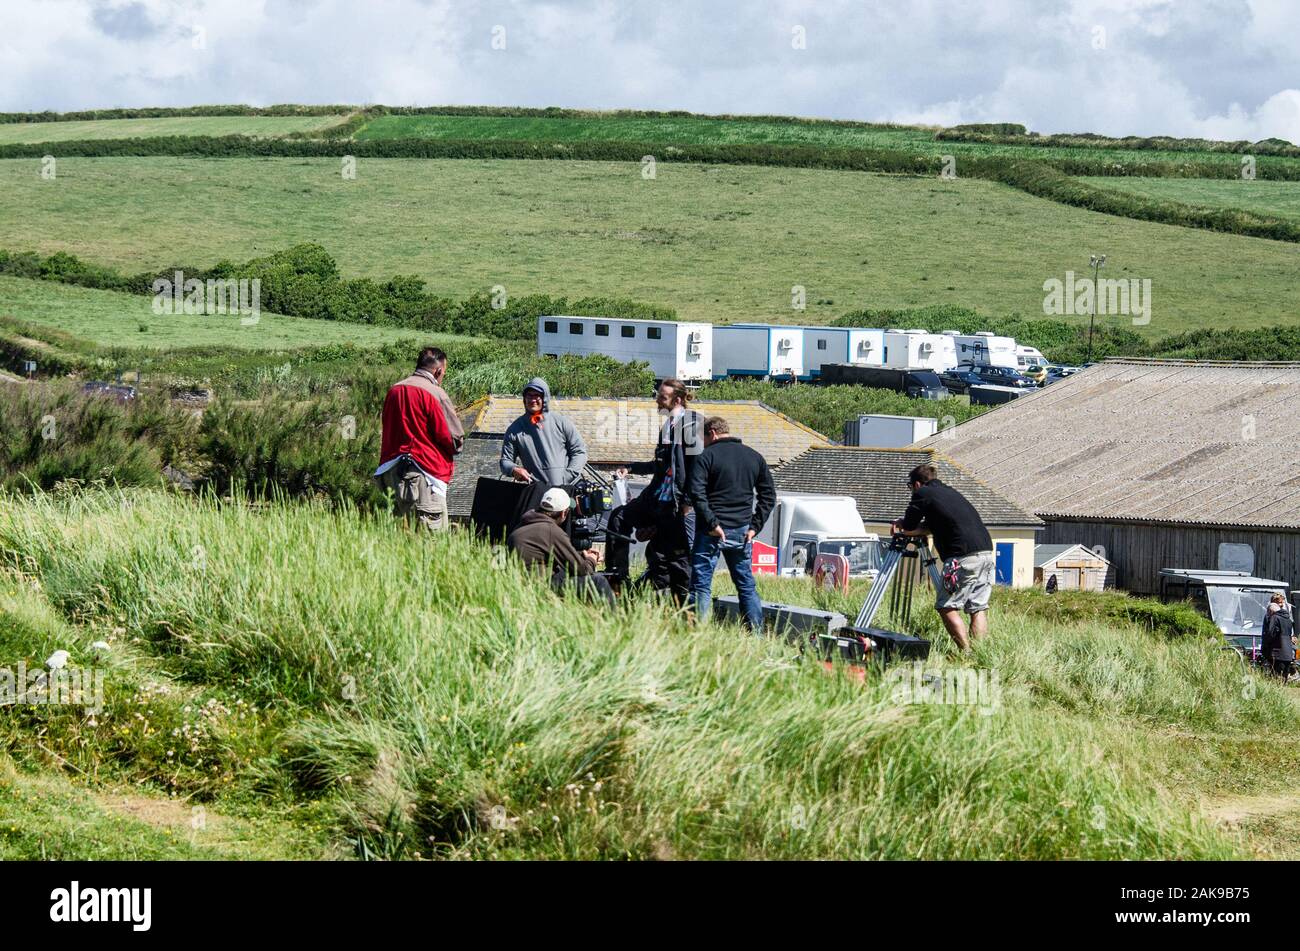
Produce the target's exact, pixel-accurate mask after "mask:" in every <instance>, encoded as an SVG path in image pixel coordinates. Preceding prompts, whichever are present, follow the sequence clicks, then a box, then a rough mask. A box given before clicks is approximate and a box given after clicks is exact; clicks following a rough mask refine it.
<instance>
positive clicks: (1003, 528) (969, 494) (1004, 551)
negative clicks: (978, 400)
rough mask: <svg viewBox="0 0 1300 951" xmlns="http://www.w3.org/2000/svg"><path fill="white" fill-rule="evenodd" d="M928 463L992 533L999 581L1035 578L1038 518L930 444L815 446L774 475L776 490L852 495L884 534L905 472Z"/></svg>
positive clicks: (898, 508) (905, 496)
mask: <svg viewBox="0 0 1300 951" xmlns="http://www.w3.org/2000/svg"><path fill="white" fill-rule="evenodd" d="M923 463H931V464H933V465H934V466H935V467H936V468H937V469H938V470H939V478H940V479H941V480H942V481H944V482H946V483H947V484H948V485H950V486H952V487H953V488H954V489H956V490H957V491H959V492H961V493H962V494H963V495H965V496H966V498H967V499H969V500H970V502H971V504H972V505H974V506H975V510H976V511H977V512H979V514H980V518H981V519H983V520H984V524H985V525H986V526H987V527H988V530H989V535H990V536H992V538H993V546H994V553H995V555H996V558H997V580H998V583H999V584H1009V585H1012V586H1014V587H1017V588H1027V587H1029V586H1030V585H1031V584H1033V580H1034V542H1035V540H1036V536H1037V533H1038V532H1039V531H1041V529H1042V527H1043V523H1042V520H1041V519H1039V518H1037V517H1035V516H1034V515H1033V514H1031V513H1030V512H1027V511H1025V510H1023V509H1021V508H1020V507H1018V506H1016V505H1015V504H1014V503H1012V502H1011V501H1009V500H1008V499H1006V498H1005V497H1003V496H1002V495H1000V494H999V493H998V492H996V491H994V490H992V489H990V488H989V487H988V486H986V485H984V484H983V483H981V482H979V481H977V480H976V479H974V478H973V477H972V476H971V475H970V474H969V473H968V472H966V471H965V470H964V469H963V468H962V467H961V466H960V465H957V464H956V463H954V462H953V461H952V460H951V459H948V458H946V457H945V456H942V455H940V454H939V453H938V452H936V451H934V450H931V449H860V448H858V447H856V446H814V447H812V448H810V449H809V450H808V451H807V452H805V453H803V454H802V455H800V456H799V457H797V458H795V459H793V460H791V461H790V462H787V463H785V464H784V465H782V466H781V467H780V468H779V469H777V470H776V471H775V472H774V473H773V476H774V477H775V479H776V488H777V491H778V492H797V493H825V492H830V491H834V492H835V493H837V494H840V495H851V496H853V498H854V499H855V500H856V502H857V504H858V512H859V514H861V516H862V521H863V522H864V523H865V524H866V527H867V531H868V532H875V533H876V534H878V535H880V536H881V537H882V538H885V537H888V535H889V525H890V523H891V522H892V521H894V519H896V518H900V517H901V516H902V514H903V512H904V511H906V510H907V503H908V501H909V500H910V499H911V492H909V491H908V488H907V474H908V473H909V472H911V471H912V469H913V468H914V467H915V466H919V465H922V464H923Z"/></svg>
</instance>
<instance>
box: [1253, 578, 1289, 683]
mask: <svg viewBox="0 0 1300 951" xmlns="http://www.w3.org/2000/svg"><path fill="white" fill-rule="evenodd" d="M1282 604H1283V602H1282V595H1280V594H1275V595H1273V600H1272V601H1270V602H1269V605H1268V614H1267V615H1265V617H1264V638H1263V641H1262V642H1261V644H1260V648H1261V649H1262V651H1263V654H1264V659H1265V660H1267V661H1268V662H1269V663H1270V664H1271V665H1272V667H1273V673H1275V674H1277V675H1278V676H1279V677H1282V678H1283V679H1285V678H1287V677H1290V676H1291V671H1292V669H1293V667H1294V662H1295V643H1294V642H1293V641H1292V639H1291V634H1292V626H1291V618H1290V616H1289V615H1288V614H1287V612H1286V610H1285V609H1284V608H1283V606H1282Z"/></svg>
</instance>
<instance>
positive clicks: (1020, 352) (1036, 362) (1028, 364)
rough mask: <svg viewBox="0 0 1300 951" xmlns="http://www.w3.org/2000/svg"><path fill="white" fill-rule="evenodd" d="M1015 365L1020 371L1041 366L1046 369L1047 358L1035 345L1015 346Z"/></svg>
mask: <svg viewBox="0 0 1300 951" xmlns="http://www.w3.org/2000/svg"><path fill="white" fill-rule="evenodd" d="M1016 367H1017V369H1019V370H1020V372H1021V373H1024V372H1026V371H1027V370H1030V369H1034V370H1035V373H1036V372H1037V368H1039V367H1041V368H1042V369H1043V370H1044V371H1046V369H1047V358H1046V357H1045V356H1043V355H1042V353H1040V352H1039V351H1038V349H1037V348H1035V347H1026V346H1022V345H1017V346H1016Z"/></svg>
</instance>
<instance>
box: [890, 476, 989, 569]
mask: <svg viewBox="0 0 1300 951" xmlns="http://www.w3.org/2000/svg"><path fill="white" fill-rule="evenodd" d="M922 525H924V527H925V528H928V529H929V530H930V534H931V535H932V536H934V547H935V548H937V549H938V551H939V557H940V558H942V559H943V560H944V561H947V560H948V559H949V558H964V557H966V556H967V555H973V554H975V553H976V552H977V551H992V550H993V539H992V538H990V537H989V530H988V529H987V528H985V527H984V521H983V520H982V519H981V518H980V516H979V513H978V512H976V511H975V506H973V505H971V504H970V503H969V502H967V501H966V496H964V495H962V494H961V493H960V492H958V491H957V490H956V489H954V488H953V487H952V486H950V485H944V484H943V483H942V482H940V481H939V480H938V479H935V480H934V481H933V482H930V483H927V484H926V485H923V486H921V487H920V488H919V489H917V490H916V491H915V492H913V493H912V502H911V504H910V505H908V507H907V512H906V513H904V515H903V528H905V529H907V530H908V531H911V530H912V529H914V528H920V527H922Z"/></svg>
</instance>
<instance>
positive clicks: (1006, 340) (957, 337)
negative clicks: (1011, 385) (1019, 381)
mask: <svg viewBox="0 0 1300 951" xmlns="http://www.w3.org/2000/svg"><path fill="white" fill-rule="evenodd" d="M943 335H944V336H945V337H951V338H952V342H953V344H954V345H955V346H956V348H957V363H958V365H961V364H971V365H973V366H984V367H1006V368H1008V369H1010V370H1018V369H1019V368H1020V363H1019V360H1018V359H1017V358H1016V339H1015V338H1014V337H1001V336H998V335H997V334H993V333H990V332H989V331H987V330H981V331H979V332H978V333H973V334H963V333H961V332H959V331H956V330H945V331H944V332H943Z"/></svg>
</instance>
